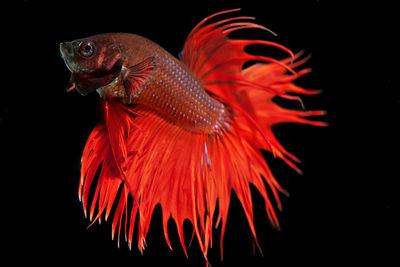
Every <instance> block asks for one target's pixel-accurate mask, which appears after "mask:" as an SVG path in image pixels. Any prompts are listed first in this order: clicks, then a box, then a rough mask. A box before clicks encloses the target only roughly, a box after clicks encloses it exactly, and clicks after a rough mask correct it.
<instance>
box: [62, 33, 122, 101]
mask: <svg viewBox="0 0 400 267" xmlns="http://www.w3.org/2000/svg"><path fill="white" fill-rule="evenodd" d="M60 53H61V57H62V58H63V60H64V62H65V65H66V66H67V68H68V69H69V70H70V71H71V79H70V82H69V86H68V88H67V91H71V90H72V89H76V90H77V91H78V92H79V93H80V94H82V95H87V94H89V93H91V92H93V91H95V90H96V89H99V88H101V87H103V86H106V85H108V84H110V83H111V82H113V81H114V79H116V78H117V77H118V76H119V74H120V72H121V69H122V59H121V58H122V57H121V49H120V44H119V43H118V42H116V41H115V40H114V38H113V36H112V35H111V34H101V35H95V36H92V37H88V38H84V39H78V40H74V41H71V42H63V43H60Z"/></svg>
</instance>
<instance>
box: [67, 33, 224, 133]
mask: <svg viewBox="0 0 400 267" xmlns="http://www.w3.org/2000/svg"><path fill="white" fill-rule="evenodd" d="M88 44H90V45H92V46H93V49H94V52H93V53H95V54H93V55H91V56H92V58H91V59H90V60H88V56H83V57H82V56H81V55H80V51H82V50H84V47H85V46H87V45H88ZM60 50H61V52H62V55H63V57H64V58H65V60H66V63H67V66H69V68H70V69H71V70H72V72H73V73H74V71H76V72H75V75H74V74H73V75H72V79H71V80H72V83H74V82H77V85H76V86H77V90H78V91H79V92H81V93H82V94H84V95H86V94H87V93H88V92H91V91H93V90H97V91H98V93H99V94H100V95H101V96H111V97H117V98H119V99H120V100H121V101H122V102H124V103H125V104H129V105H140V106H143V107H147V108H149V109H151V110H152V111H154V112H157V114H159V115H160V116H162V117H163V118H165V119H166V120H168V121H169V122H171V123H175V124H177V125H180V126H181V127H183V128H185V129H187V130H190V131H193V132H196V133H204V134H212V133H215V132H217V131H219V130H220V129H221V128H222V127H223V125H224V124H225V121H224V120H225V118H227V117H228V115H227V114H228V111H227V110H226V109H225V107H224V105H223V104H222V103H220V102H219V101H217V100H215V99H214V98H212V97H211V96H210V95H208V94H207V93H206V91H205V88H204V87H203V85H202V83H201V81H200V80H199V78H197V77H196V76H195V75H193V73H192V71H191V70H190V69H189V68H188V67H187V66H186V65H185V64H183V63H182V62H181V61H180V60H178V59H177V58H175V57H173V56H172V55H171V54H170V53H168V52H167V51H166V50H165V49H163V48H162V47H160V46H159V45H157V44H156V43H154V42H152V41H150V40H148V39H146V38H144V37H142V36H138V35H135V34H127V33H108V34H102V35H97V36H92V37H89V38H86V39H80V40H76V41H73V42H67V43H61V45H60ZM97 50H98V51H97ZM77 73H78V74H77ZM79 73H80V74H79ZM83 75H87V76H83ZM91 77H94V78H91Z"/></svg>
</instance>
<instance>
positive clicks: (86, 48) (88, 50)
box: [79, 41, 94, 57]
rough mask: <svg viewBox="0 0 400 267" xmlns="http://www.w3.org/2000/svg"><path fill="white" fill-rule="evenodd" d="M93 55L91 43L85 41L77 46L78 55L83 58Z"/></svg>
mask: <svg viewBox="0 0 400 267" xmlns="http://www.w3.org/2000/svg"><path fill="white" fill-rule="evenodd" d="M93 53H94V44H93V42H90V41H87V42H82V43H81V44H80V46H79V54H81V55H82V56H84V57H89V56H91V55H93Z"/></svg>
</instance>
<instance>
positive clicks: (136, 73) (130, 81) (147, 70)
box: [122, 57, 155, 104]
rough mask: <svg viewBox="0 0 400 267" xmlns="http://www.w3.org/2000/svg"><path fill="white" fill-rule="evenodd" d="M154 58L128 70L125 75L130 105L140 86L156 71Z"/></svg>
mask: <svg viewBox="0 0 400 267" xmlns="http://www.w3.org/2000/svg"><path fill="white" fill-rule="evenodd" d="M154 64H155V61H154V57H148V58H146V59H145V60H143V61H142V62H140V63H138V64H136V65H134V66H132V67H129V68H126V69H125V71H124V73H123V77H122V78H123V81H124V87H125V90H126V94H127V96H128V104H130V103H131V99H132V98H133V97H134V95H135V94H136V92H137V91H138V90H139V88H140V85H141V84H142V83H143V82H144V81H145V80H146V79H147V78H148V77H149V76H150V74H151V71H152V70H153V69H154Z"/></svg>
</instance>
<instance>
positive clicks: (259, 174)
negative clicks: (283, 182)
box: [60, 10, 325, 263]
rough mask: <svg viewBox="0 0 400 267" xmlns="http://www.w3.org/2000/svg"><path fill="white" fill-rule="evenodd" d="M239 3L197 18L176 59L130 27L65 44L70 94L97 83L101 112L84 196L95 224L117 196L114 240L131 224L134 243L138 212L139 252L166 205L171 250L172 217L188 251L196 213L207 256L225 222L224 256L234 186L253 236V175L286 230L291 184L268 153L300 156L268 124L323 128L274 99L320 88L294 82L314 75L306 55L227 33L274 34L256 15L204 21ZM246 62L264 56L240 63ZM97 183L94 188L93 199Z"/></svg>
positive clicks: (85, 159) (85, 162) (88, 151)
mask: <svg viewBox="0 0 400 267" xmlns="http://www.w3.org/2000/svg"><path fill="white" fill-rule="evenodd" d="M233 11H237V10H228V11H223V12H219V13H216V14H214V15H212V16H210V17H208V18H206V19H204V20H203V21H202V22H201V23H200V24H198V25H197V26H196V27H195V28H194V29H193V30H192V32H191V33H190V34H189V36H188V37H187V40H186V42H185V44H184V48H183V51H182V54H181V57H180V59H177V58H175V57H173V56H172V55H171V54H170V53H168V52H167V51H165V50H164V49H163V48H162V47H160V46H159V45H157V44H155V43H154V42H152V41H150V40H148V39H146V38H144V37H141V36H138V35H134V34H126V33H108V34H100V35H96V36H92V37H88V38H84V39H79V40H75V41H72V42H65V43H61V44H60V51H61V55H62V57H63V59H64V61H65V64H66V65H67V67H68V68H69V70H70V71H71V72H72V75H71V81H70V84H71V87H70V89H69V90H72V89H76V90H77V91H78V92H80V93H81V94H82V95H86V94H88V93H91V92H94V91H97V92H98V93H99V94H100V96H101V103H102V105H101V109H102V111H103V114H104V120H103V122H102V123H100V124H99V125H97V126H96V127H95V128H94V130H93V132H92V133H91V135H90V136H89V138H88V141H87V143H86V146H85V149H84V151H83V155H82V169H81V178H80V186H79V199H80V201H81V202H82V204H83V208H84V212H85V215H86V214H89V218H90V220H92V221H96V220H99V221H100V220H101V217H102V215H104V218H105V220H107V219H108V218H109V217H110V213H111V209H112V206H113V205H114V203H115V205H116V209H115V212H114V214H113V218H112V236H113V238H114V235H115V234H116V235H117V236H118V244H119V237H120V233H121V231H123V232H124V233H125V238H126V240H127V242H128V244H129V247H130V248H131V245H132V239H133V230H134V225H135V220H136V219H137V220H138V224H137V227H138V235H139V236H138V247H139V250H140V251H143V249H144V248H145V245H146V241H145V239H146V234H147V231H148V228H149V225H150V220H151V216H152V213H153V210H154V208H155V206H156V205H157V204H161V207H162V221H163V228H164V235H165V239H166V242H167V244H168V246H169V247H170V248H171V244H170V241H169V237H168V229H167V222H168V220H169V219H170V218H171V217H172V218H173V219H174V220H175V222H176V224H177V229H178V235H179V238H180V241H181V243H182V246H183V250H184V252H185V254H186V256H187V252H186V246H185V243H184V237H183V222H184V220H185V219H188V220H189V221H190V222H191V223H192V224H193V229H194V230H193V231H194V234H195V235H196V237H197V239H198V242H199V245H200V248H201V250H202V253H203V254H204V257H205V259H206V262H207V263H208V260H207V251H208V248H209V247H210V246H211V245H212V241H213V238H212V229H213V226H214V227H217V226H219V225H221V238H220V248H221V257H222V253H223V252H222V242H223V237H224V232H225V226H226V219H227V216H228V208H229V202H230V198H231V191H232V190H234V192H235V193H236V195H237V197H238V199H239V200H240V202H241V204H242V206H243V209H244V211H245V214H246V217H247V220H248V223H249V225H250V229H251V232H252V234H253V236H254V239H255V240H256V242H257V237H256V231H255V229H254V225H253V207H252V199H251V193H250V187H249V183H252V184H253V185H254V186H255V187H256V188H257V189H258V191H259V193H260V194H261V195H262V197H263V198H264V200H265V207H266V212H267V214H268V217H269V219H270V221H271V223H272V224H273V225H275V226H279V223H278V219H277V216H276V213H275V211H274V205H276V206H277V207H278V209H281V208H282V207H281V203H280V200H279V193H283V194H287V192H286V191H285V190H284V189H283V188H282V187H281V186H280V185H279V184H278V182H277V181H276V179H275V178H274V176H273V175H272V172H271V171H270V169H269V167H268V165H267V164H266V162H265V161H264V158H263V156H262V154H261V150H266V151H270V152H272V153H273V155H274V156H275V157H278V158H281V159H282V160H284V161H285V162H286V163H287V164H288V165H289V166H290V167H292V168H293V169H295V170H296V171H297V172H300V170H299V169H298V168H297V167H296V165H295V164H294V162H298V161H299V160H298V159H297V158H296V157H295V156H293V155H292V154H290V153H289V152H288V151H286V150H285V149H284V148H283V147H282V145H281V144H280V143H279V142H278V140H277V139H276V137H275V135H274V133H273V132H272V130H271V126H272V125H275V124H278V123H287V122H291V123H303V124H310V125H315V126H324V125H325V123H324V122H320V121H312V120H308V119H306V118H305V117H308V116H314V115H323V114H324V112H323V111H305V110H289V109H285V108H283V107H280V106H279V105H278V104H276V103H274V102H273V101H272V99H273V98H274V97H281V98H285V99H289V100H297V101H300V102H301V99H300V97H299V96H294V95H293V93H295V94H307V95H312V94H317V93H319V91H316V90H305V89H303V88H300V87H299V86H296V85H294V84H293V83H292V82H293V81H294V80H296V79H297V78H299V77H300V76H302V75H304V74H306V73H308V72H309V69H301V70H298V71H296V70H295V69H296V68H299V67H300V66H301V65H303V63H305V61H306V60H307V58H305V59H302V60H299V58H300V56H301V53H298V54H293V53H292V52H291V51H290V50H289V49H288V48H286V47H284V46H282V45H280V44H277V43H274V42H270V41H264V40H238V39H230V38H228V35H229V34H230V33H231V32H234V31H236V30H239V29H246V28H258V29H264V30H268V29H266V28H265V27H263V26H260V25H258V24H255V23H253V22H252V21H251V20H253V19H254V18H252V17H244V16H239V17H231V18H225V19H224V20H221V21H217V22H214V23H209V22H208V20H209V19H211V18H214V17H217V16H220V15H221V14H226V13H229V12H233ZM253 44H258V45H265V46H272V47H276V48H278V49H281V50H283V51H285V52H287V54H288V57H287V58H286V59H283V60H277V59H274V58H271V57H267V56H262V55H252V54H248V53H246V52H245V51H244V48H245V47H246V46H249V45H253ZM249 61H252V62H258V63H256V64H253V65H251V66H250V67H247V68H243V66H244V64H245V63H246V62H249ZM99 169H101V171H100V172H99V175H98V182H97V184H94V183H93V181H94V178H95V176H96V173H97V172H98V171H99ZM265 183H266V185H268V186H269V188H270V192H271V193H272V197H271V196H269V195H268V193H267V190H266V188H265ZM91 187H95V193H94V196H93V199H91V200H89V199H88V198H89V191H90V189H91ZM129 198H132V199H133V201H132V202H133V205H132V206H131V205H128V199H129ZM273 201H274V202H275V204H274V203H273ZM217 203H218V204H217ZM217 205H218V209H216V208H217ZM214 216H216V217H217V221H216V225H213V222H214ZM124 217H125V219H123V218H124ZM121 228H123V229H122V230H121ZM171 249H172V248H171Z"/></svg>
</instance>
